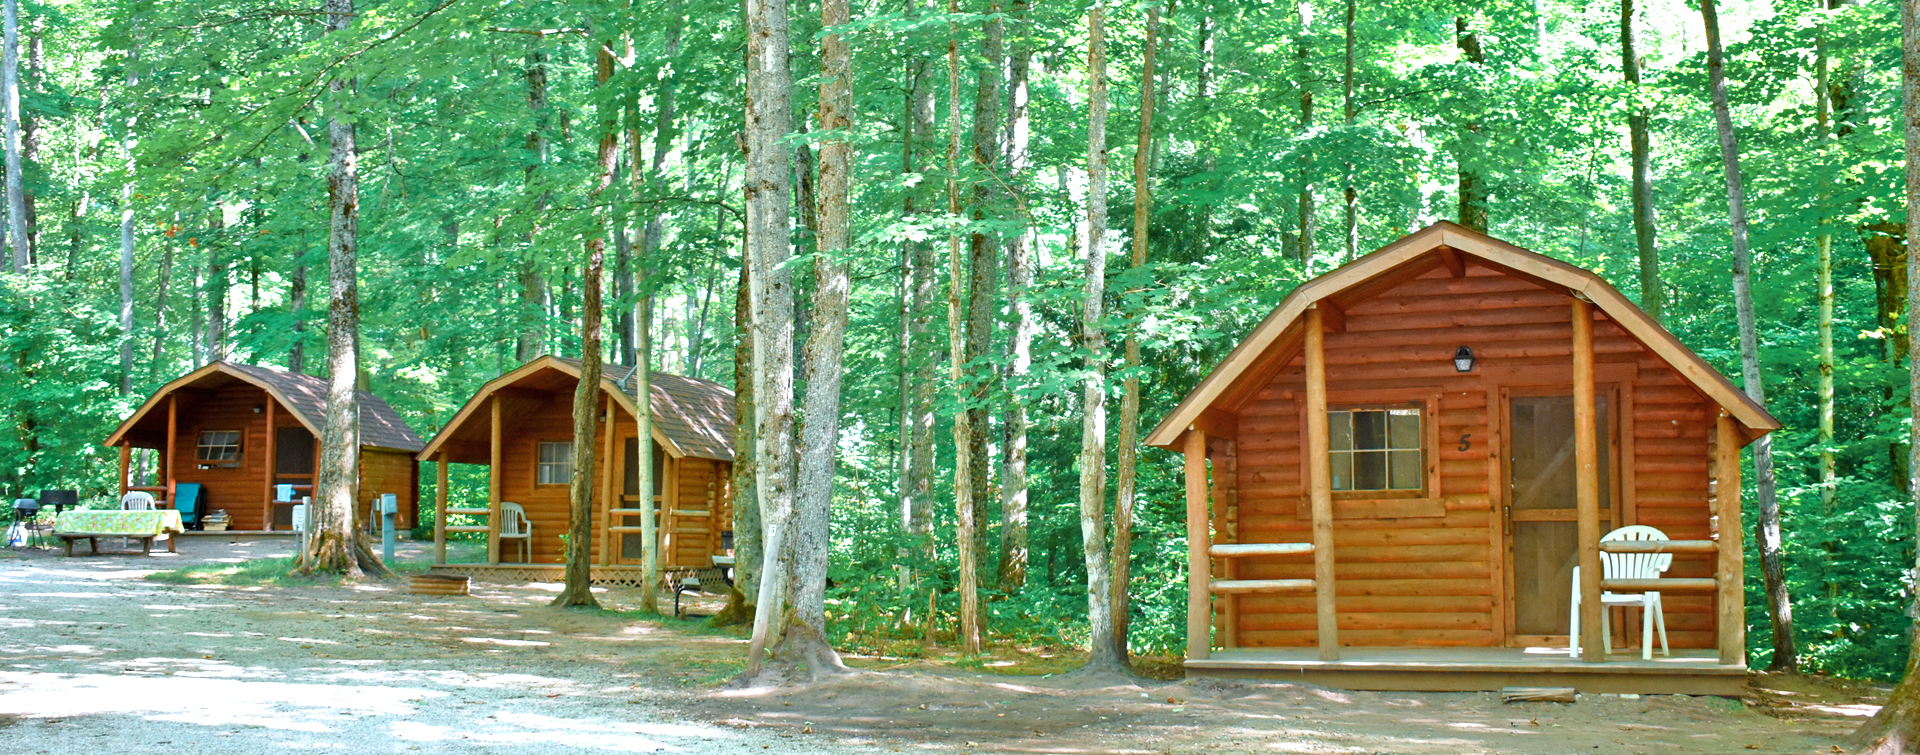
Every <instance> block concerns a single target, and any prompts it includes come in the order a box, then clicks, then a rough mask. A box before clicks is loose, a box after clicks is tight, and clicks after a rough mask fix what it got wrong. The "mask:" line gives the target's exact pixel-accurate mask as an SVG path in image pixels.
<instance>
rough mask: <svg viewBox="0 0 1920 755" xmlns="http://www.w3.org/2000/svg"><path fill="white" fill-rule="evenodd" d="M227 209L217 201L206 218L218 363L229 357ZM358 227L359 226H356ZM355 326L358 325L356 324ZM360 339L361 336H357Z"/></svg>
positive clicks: (210, 355) (210, 353)
mask: <svg viewBox="0 0 1920 755" xmlns="http://www.w3.org/2000/svg"><path fill="white" fill-rule="evenodd" d="M226 227H227V218H226V208H224V207H222V206H221V205H220V203H219V202H218V201H215V202H214V204H213V217H212V218H211V219H210V220H208V221H207V238H206V243H204V244H202V246H204V247H206V250H207V288H206V296H207V331H206V342H205V343H206V349H207V362H208V363H209V364H210V363H213V362H218V361H221V360H223V359H226V358H227V291H228V285H227V280H228V278H227V261H226V260H224V259H221V256H220V250H221V248H222V247H224V246H225V245H226ZM356 227H357V226H356ZM354 327H355V328H356V329H357V328H358V327H359V325H358V324H356V325H355V326H354ZM354 342H355V343H356V344H357V343H358V342H359V336H358V335H357V334H356V335H355V336H354Z"/></svg>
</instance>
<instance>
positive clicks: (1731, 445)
mask: <svg viewBox="0 0 1920 755" xmlns="http://www.w3.org/2000/svg"><path fill="white" fill-rule="evenodd" d="M1715 429H1716V430H1717V432H1718V437H1717V438H1716V442H1715V443H1714V459H1713V462H1714V464H1713V473H1714V474H1713V477H1714V486H1713V489H1714V508H1715V510H1716V513H1718V514H1719V516H1720V549H1719V554H1720V555H1719V558H1717V559H1715V563H1714V567H1715V568H1714V578H1715V579H1717V580H1718V581H1719V583H1720V590H1719V595H1718V596H1717V597H1716V598H1715V600H1714V605H1715V607H1717V608H1718V609H1719V616H1718V619H1717V621H1716V622H1715V626H1716V627H1717V628H1718V630H1719V634H1720V662H1721V663H1723V664H1726V665H1729V666H1733V665H1746V662H1747V597H1746V590H1745V587H1746V573H1745V568H1746V565H1745V563H1744V559H1745V553H1743V552H1742V550H1741V542H1740V539H1741V531H1740V426H1739V425H1738V424H1737V423H1735V422H1734V419H1733V417H1732V416H1731V415H1729V414H1727V413H1726V412H1721V413H1720V420H1719V422H1718V423H1717V424H1716V427H1715Z"/></svg>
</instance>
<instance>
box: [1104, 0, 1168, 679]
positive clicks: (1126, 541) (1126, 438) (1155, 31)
mask: <svg viewBox="0 0 1920 755" xmlns="http://www.w3.org/2000/svg"><path fill="white" fill-rule="evenodd" d="M1159 33H1160V6H1159V5H1148V6H1147V34H1146V39H1144V40H1143V41H1142V42H1141V50H1142V53H1141V57H1140V130H1139V132H1138V133H1137V134H1136V135H1135V137H1134V143H1133V145H1134V146H1133V259H1132V269H1131V272H1132V273H1134V274H1136V275H1138V274H1143V273H1144V272H1145V270H1146V267H1147V230H1148V228H1149V226H1150V224H1151V221H1152V219H1153V196H1152V194H1151V193H1150V188H1149V187H1148V185H1147V173H1148V172H1149V171H1150V170H1151V169H1152V167H1153V161H1152V156H1153V89H1154V86H1153V83H1154V82H1153V53H1154V47H1155V46H1156V44H1157V41H1156V40H1157V37H1158V35H1159ZM1134 293H1136V294H1137V293H1139V292H1138V291H1135V292H1134ZM1130 314H1131V315H1132V318H1133V320H1134V323H1133V324H1132V325H1131V326H1130V327H1128V328H1127V345H1126V352H1127V377H1126V380H1125V381H1123V382H1124V383H1125V385H1126V393H1125V394H1124V395H1123V396H1122V397H1121V399H1120V437H1119V439H1118V445H1119V449H1118V456H1119V468H1118V469H1116V470H1115V472H1116V475H1115V480H1114V486H1113V644H1114V647H1115V648H1116V649H1117V652H1118V653H1119V654H1120V662H1121V663H1122V664H1126V663H1127V658H1128V655H1127V625H1128V620H1127V619H1128V615H1127V614H1128V608H1127V589H1128V587H1130V582H1131V578H1130V577H1129V576H1128V573H1129V571H1130V569H1131V567H1132V563H1133V496H1134V483H1135V480H1134V459H1135V457H1136V456H1137V455H1138V453H1139V445H1140V439H1139V435H1140V334H1139V329H1140V325H1141V324H1143V321H1144V319H1145V318H1143V317H1141V316H1140V313H1138V312H1135V313H1130Z"/></svg>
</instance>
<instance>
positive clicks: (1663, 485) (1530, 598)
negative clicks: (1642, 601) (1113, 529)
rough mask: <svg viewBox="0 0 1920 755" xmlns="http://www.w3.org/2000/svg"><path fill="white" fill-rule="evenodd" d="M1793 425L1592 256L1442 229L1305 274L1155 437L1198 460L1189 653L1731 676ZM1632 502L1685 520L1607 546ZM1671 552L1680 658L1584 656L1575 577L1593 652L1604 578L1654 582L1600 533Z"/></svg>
mask: <svg viewBox="0 0 1920 755" xmlns="http://www.w3.org/2000/svg"><path fill="white" fill-rule="evenodd" d="M1779 427H1780V425H1779V423H1778V422H1776V421H1775V420H1774V419H1773V417H1771V416H1769V415H1768V414H1767V412H1766V410H1765V409H1764V408H1763V407H1761V406H1760V405H1758V404H1756V403H1755V402H1753V401H1751V400H1750V399H1748V398H1747V396H1746V395H1745V394H1744V393H1743V392H1741V391H1740V390H1739V389H1737V388H1735V387H1734V386H1733V385H1732V384H1731V383H1729V382H1728V381H1727V380H1726V379H1725V378H1724V377H1722V376H1721V375H1720V374H1719V373H1717V372H1715V371H1714V370H1713V368H1712V367H1710V366H1708V365H1707V364H1706V363H1705V362H1704V361H1702V360H1701V359H1700V357H1699V356H1698V355H1696V354H1694V353H1693V352H1692V351H1691V350H1689V349H1688V348H1687V347H1686V346H1684V345H1682V344H1681V343H1680V342H1679V341H1678V340H1676V339H1675V338H1674V337H1673V335H1672V334H1670V333H1668V332H1667V331H1666V330H1665V329H1664V328H1662V327H1661V326H1660V324H1659V323H1657V322H1655V321H1653V319H1652V318H1650V317H1648V316H1647V315H1646V313H1644V312H1642V311H1641V310H1640V309H1639V308H1638V307H1636V306H1634V304H1633V303H1632V302H1630V301H1628V300H1627V299H1626V297H1624V296H1621V295H1620V293H1619V292H1618V291H1615V290H1614V289H1613V287H1612V286H1609V285H1608V284H1607V283H1606V282H1605V281H1603V280H1601V279H1600V278H1599V277H1598V276H1596V275H1595V274H1593V273H1592V272H1589V271H1587V270H1583V269H1580V268H1578V267H1575V266H1573V265H1569V264H1567V263H1564V262H1560V261H1558V260H1554V259H1551V258H1548V257H1544V256H1541V255H1538V254H1534V253H1532V252H1529V251H1527V250H1524V249H1521V248H1519V247H1516V246H1513V245H1511V244H1507V243H1504V242H1501V241H1498V240H1496V239H1493V238H1491V237H1488V236H1486V235H1484V234H1480V233H1476V232H1473V231H1470V230H1468V229H1466V228H1463V227H1461V226H1458V225H1455V224H1452V223H1445V222H1443V223H1439V224H1437V225H1433V226H1430V227H1428V228H1426V229H1423V230H1421V231H1419V232H1416V233H1414V234H1412V235H1410V236H1407V237H1406V238H1403V239H1401V240H1399V241H1397V242H1395V243H1393V244H1391V245H1388V246H1386V247H1384V248H1381V249H1380V250H1378V251H1375V252H1373V253H1372V254H1368V255H1366V256H1364V257H1362V258H1360V259H1358V260H1356V261H1354V262H1352V263H1350V264H1347V265H1345V266H1343V267H1341V268H1339V269H1337V270H1334V271H1333V272H1330V273H1327V274H1326V275H1322V276H1320V277H1317V278H1314V279H1313V280H1310V281H1308V282H1306V283H1304V284H1302V285H1300V287H1299V288H1297V289H1295V290H1294V291H1293V292H1292V293H1291V294H1289V295H1288V296H1287V297H1286V298H1285V299H1284V300H1283V301H1282V302H1281V303H1280V305H1279V307H1277V308H1276V309H1275V310H1274V311H1273V313H1272V314H1270V315H1268V316H1267V318H1266V319H1265V320H1264V321H1262V322H1261V323H1260V324H1259V326H1258V327H1256V328H1255V329H1254V330H1253V332H1252V333H1250V334H1249V335H1247V337H1246V338H1245V339H1244V340H1243V341H1242V342H1241V343H1240V344H1239V346H1238V347H1237V348H1235V349H1234V350H1233V352H1232V353H1230V354H1229V355H1228V356H1227V357H1226V359H1225V361H1223V362H1222V363H1221V364H1220V365H1219V366H1218V367H1216V368H1215V369H1214V370H1213V372H1212V373H1211V374H1209V375H1208V376H1207V377H1206V378H1205V379H1204V380H1202V381H1201V382H1200V384H1199V385H1198V386H1197V387H1195V388H1194V389H1193V391H1192V392H1191V393H1189V394H1188V395H1187V396H1186V398H1185V399H1183V400H1182V401H1181V402H1180V404H1179V405H1178V406H1177V407H1176V408H1175V409H1174V410H1173V412H1172V413H1171V414H1169V415H1168V416H1167V417H1166V418H1165V419H1164V420H1163V421H1161V422H1160V424H1159V425H1158V426H1157V427H1156V428H1154V430H1153V431H1152V433H1150V434H1149V435H1148V438H1147V442H1148V444H1150V445H1153V446H1157V447H1160V448H1165V449H1168V450H1173V451H1177V452H1180V453H1182V454H1184V455H1185V459H1186V464H1185V468H1186V487H1187V531H1188V537H1189V539H1190V542H1189V546H1190V550H1189V558H1190V561H1191V563H1190V568H1191V572H1190V576H1191V582H1190V584H1189V602H1188V612H1189V624H1188V630H1187V632H1188V635H1187V636H1188V650H1187V657H1188V660H1187V661H1186V665H1187V667H1188V669H1189V671H1190V672H1191V673H1195V674H1200V675H1205V674H1218V675H1241V676H1284V677H1286V678H1296V679H1304V680H1307V681H1314V682H1318V683H1322V684H1328V685H1332V686H1346V687H1350V688H1361V689H1433V690H1448V689H1456V690H1457V689H1495V688H1499V687H1502V686H1507V685H1511V684H1528V685H1551V686H1575V687H1579V688H1580V689H1581V690H1582V691H1589V692H1689V693H1729V694H1731V693H1735V692H1737V690H1738V688H1739V687H1740V685H1742V684H1743V683H1744V672H1745V657H1746V656H1745V637H1746V632H1745V624H1744V611H1745V606H1744V602H1743V597H1742V595H1743V593H1742V589H1743V584H1742V572H1741V567H1742V556H1741V531H1740V449H1741V448H1742V447H1743V446H1745V445H1746V444H1748V443H1750V442H1752V441H1753V440H1755V439H1756V438H1759V437H1760V436H1762V435H1764V434H1766V433H1768V432H1770V431H1773V430H1776V429H1778V428H1779ZM1628 524H1643V525H1650V526H1653V527H1656V528H1658V529H1660V530H1662V531H1663V532H1664V533H1665V534H1666V535H1667V536H1668V537H1670V538H1671V541H1670V542H1669V543H1668V544H1666V545H1661V546H1647V545H1634V544H1616V543H1611V542H1609V543H1605V544H1602V543H1601V542H1600V537H1601V535H1602V533H1604V532H1606V531H1608V530H1610V529H1612V528H1615V527H1618V526H1622V525H1628ZM1650 547H1657V548H1660V549H1662V550H1663V552H1671V553H1673V554H1674V560H1673V563H1672V566H1671V568H1670V570H1669V571H1668V572H1667V573H1666V574H1665V575H1663V578H1662V579H1661V580H1660V584H1659V590H1660V592H1661V593H1662V597H1663V603H1664V605H1665V621H1666V627H1667V630H1668V636H1669V639H1670V640H1671V644H1672V645H1673V646H1674V648H1675V650H1674V652H1673V655H1672V656H1671V657H1664V656H1659V655H1656V656H1655V658H1654V660H1652V661H1642V660H1641V659H1640V656H1639V653H1638V652H1637V651H1636V652H1634V653H1632V654H1631V655H1614V656H1612V657H1609V656H1607V655H1606V654H1605V653H1601V652H1587V653H1584V654H1583V659H1582V660H1574V659H1572V658H1570V657H1569V656H1568V652H1567V648H1568V641H1569V638H1568V636H1567V635H1568V627H1569V624H1570V611H1571V607H1572V602H1573V594H1574V592H1573V591H1574V590H1576V589H1577V590H1578V591H1579V593H1580V595H1581V596H1582V600H1581V607H1582V614H1581V618H1582V621H1581V622H1580V626H1581V627H1582V635H1583V636H1582V637H1581V638H1580V639H1581V643H1582V646H1583V647H1590V648H1596V649H1597V648H1599V647H1600V644H1601V637H1602V634H1601V631H1600V626H1601V623H1600V620H1599V619H1600V608H1599V606H1600V601H1599V600H1598V597H1599V595H1600V593H1601V591H1602V590H1603V589H1609V588H1611V589H1614V590H1623V591H1624V590H1629V589H1635V588H1638V587H1644V586H1643V585H1629V584H1620V583H1614V582H1603V581H1602V576H1603V575H1602V570H1601V567H1600V553H1601V550H1602V549H1603V548H1605V549H1607V550H1608V551H1610V552H1612V551H1624V550H1626V549H1629V548H1641V549H1643V550H1644V549H1645V548H1650ZM1575 566H1580V567H1582V568H1581V569H1580V577H1581V583H1580V584H1579V585H1578V586H1575V585H1573V583H1572V578H1573V574H1572V573H1573V568H1574V567H1575ZM1624 626H1631V627H1633V628H1634V630H1635V631H1631V632H1628V631H1624ZM1614 627H1615V638H1614V639H1615V642H1614V647H1615V648H1616V652H1619V651H1620V650H1621V649H1622V648H1624V647H1626V646H1628V645H1630V644H1634V645H1637V642H1638V639H1639V634H1640V633H1639V631H1637V630H1638V628H1639V623H1638V621H1637V619H1636V620H1633V621H1632V623H1631V624H1629V623H1628V621H1622V620H1620V619H1619V618H1616V619H1615V621H1614Z"/></svg>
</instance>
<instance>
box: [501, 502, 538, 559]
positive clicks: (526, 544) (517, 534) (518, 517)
mask: <svg viewBox="0 0 1920 755" xmlns="http://www.w3.org/2000/svg"><path fill="white" fill-rule="evenodd" d="M500 539H501V540H518V541H520V542H519V546H520V549H521V551H520V552H521V553H522V554H523V555H522V556H521V557H520V561H519V562H518V563H522V564H530V563H533V522H532V520H529V519H527V510H526V509H525V508H522V507H521V506H520V504H517V503H514V502H512V501H501V502H500ZM503 544H504V543H503Z"/></svg>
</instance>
